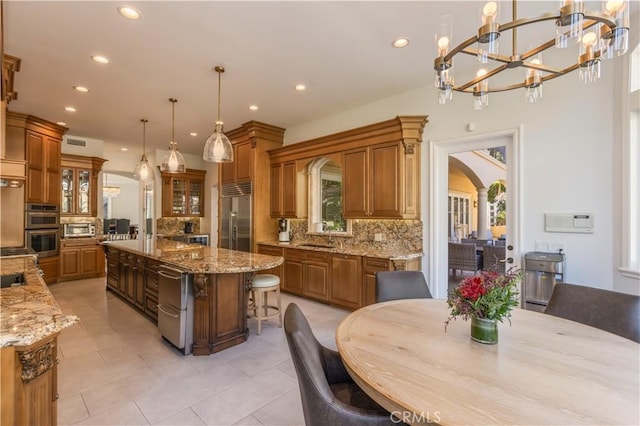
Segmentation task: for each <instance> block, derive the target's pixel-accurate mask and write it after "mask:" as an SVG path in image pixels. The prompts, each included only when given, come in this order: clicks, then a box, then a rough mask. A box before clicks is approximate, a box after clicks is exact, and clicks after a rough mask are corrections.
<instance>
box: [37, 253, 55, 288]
mask: <svg viewBox="0 0 640 426" xmlns="http://www.w3.org/2000/svg"><path fill="white" fill-rule="evenodd" d="M59 263H60V256H51V257H40V258H38V268H40V270H41V271H42V273H43V274H44V275H43V277H42V278H43V279H44V282H45V283H47V284H55V283H56V282H57V281H58V277H59V276H60V265H59Z"/></svg>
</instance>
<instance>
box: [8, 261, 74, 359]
mask: <svg viewBox="0 0 640 426" xmlns="http://www.w3.org/2000/svg"><path fill="white" fill-rule="evenodd" d="M0 271H1V273H2V274H3V275H4V274H14V273H24V278H25V284H24V285H21V286H17V287H8V288H3V289H2V290H0V310H1V311H2V312H1V316H0V347H2V348H4V347H9V346H28V345H31V344H33V343H36V342H38V341H40V340H42V339H45V338H47V337H49V336H51V335H53V334H56V333H59V332H60V331H62V330H63V329H65V328H67V327H69V326H71V325H73V324H75V323H76V322H78V321H79V319H78V317H77V316H75V315H65V314H64V313H63V312H62V310H61V309H60V307H59V306H58V303H57V302H56V300H55V299H54V297H53V295H52V294H51V292H50V291H49V287H47V285H46V284H45V282H44V280H43V279H42V278H41V277H40V274H39V273H38V270H37V268H36V265H35V263H34V261H33V257H31V256H25V257H11V258H2V259H0Z"/></svg>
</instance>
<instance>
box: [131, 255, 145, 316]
mask: <svg viewBox="0 0 640 426" xmlns="http://www.w3.org/2000/svg"><path fill="white" fill-rule="evenodd" d="M133 265H134V266H133V286H134V292H133V303H134V305H136V306H137V307H138V308H140V309H142V310H144V304H145V285H146V283H145V275H146V262H145V259H144V257H140V256H136V257H135V259H134V261H133Z"/></svg>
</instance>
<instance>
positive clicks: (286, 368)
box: [276, 358, 298, 380]
mask: <svg viewBox="0 0 640 426" xmlns="http://www.w3.org/2000/svg"><path fill="white" fill-rule="evenodd" d="M276 368H277V369H278V370H280V371H282V372H284V373H287V374H288V375H290V376H291V377H293V378H294V379H296V380H297V379H298V376H297V374H296V367H295V366H294V365H293V360H292V359H291V358H288V359H287V360H286V361H282V362H281V363H280V364H278V365H276Z"/></svg>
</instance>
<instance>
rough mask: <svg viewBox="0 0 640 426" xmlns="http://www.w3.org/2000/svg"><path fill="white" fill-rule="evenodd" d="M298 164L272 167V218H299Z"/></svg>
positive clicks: (281, 164)
mask: <svg viewBox="0 0 640 426" xmlns="http://www.w3.org/2000/svg"><path fill="white" fill-rule="evenodd" d="M296 179H297V171H296V163H295V161H290V162H288V163H277V164H272V165H271V179H270V180H271V201H270V205H271V217H272V218H276V219H277V218H281V217H286V218H295V217H298V210H299V209H297V204H296Z"/></svg>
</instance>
